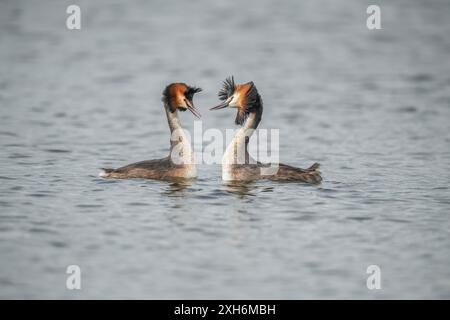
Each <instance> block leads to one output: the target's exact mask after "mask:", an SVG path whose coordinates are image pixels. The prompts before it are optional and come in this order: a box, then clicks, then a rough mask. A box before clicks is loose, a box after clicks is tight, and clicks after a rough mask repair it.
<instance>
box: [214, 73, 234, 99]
mask: <svg viewBox="0 0 450 320" xmlns="http://www.w3.org/2000/svg"><path fill="white" fill-rule="evenodd" d="M234 89H235V84H234V77H233V76H231V77H228V78H226V79H225V81H224V82H223V85H222V89H220V91H219V93H218V94H217V95H218V96H219V99H220V100H226V99H228V97H230V96H232V95H233V93H234Z"/></svg>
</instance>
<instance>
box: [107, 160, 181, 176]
mask: <svg viewBox="0 0 450 320" xmlns="http://www.w3.org/2000/svg"><path fill="white" fill-rule="evenodd" d="M185 169H186V168H185V166H183V165H176V164H174V163H173V162H172V161H171V160H170V158H169V157H166V158H162V159H156V160H146V161H140V162H136V163H132V164H129V165H126V166H124V167H121V168H118V169H103V170H104V171H105V174H104V175H103V177H104V178H113V179H129V178H145V179H158V180H164V179H169V178H176V177H182V176H183V172H184V170H185Z"/></svg>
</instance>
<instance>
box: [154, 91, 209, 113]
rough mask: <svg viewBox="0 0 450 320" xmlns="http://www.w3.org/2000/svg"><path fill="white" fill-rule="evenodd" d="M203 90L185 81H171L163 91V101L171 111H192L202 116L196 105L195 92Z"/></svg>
mask: <svg viewBox="0 0 450 320" xmlns="http://www.w3.org/2000/svg"><path fill="white" fill-rule="evenodd" d="M200 91H202V89H201V88H196V87H191V86H188V85H187V84H185V83H171V84H169V85H168V86H167V87H166V88H165V89H164V91H163V97H162V101H163V102H164V105H165V106H166V107H167V108H169V110H170V112H175V111H176V110H177V109H178V110H180V111H186V110H189V111H191V112H192V113H193V114H194V116H196V117H197V118H200V113H199V112H198V111H197V109H196V108H195V106H194V102H193V99H194V94H196V93H198V92H200Z"/></svg>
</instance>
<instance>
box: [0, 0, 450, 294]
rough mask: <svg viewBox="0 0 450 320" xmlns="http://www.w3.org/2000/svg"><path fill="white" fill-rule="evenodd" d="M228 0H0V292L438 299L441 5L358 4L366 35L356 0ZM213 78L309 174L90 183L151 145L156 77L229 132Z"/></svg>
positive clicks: (449, 137) (445, 47)
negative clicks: (306, 179)
mask: <svg viewBox="0 0 450 320" xmlns="http://www.w3.org/2000/svg"><path fill="white" fill-rule="evenodd" d="M74 2H76V3H77V4H78V5H80V7H81V10H82V29H81V30H79V31H69V30H67V29H66V27H65V19H66V17H67V14H66V13H65V11H66V7H67V6H68V5H69V4H72V3H74ZM242 3H243V2H241V1H239V2H235V3H232V2H231V1H222V2H217V3H215V4H212V2H211V1H206V0H204V1H189V2H188V1H178V2H170V3H169V2H168V1H118V0H117V1H106V0H104V1H98V0H97V1H87V0H84V1H73V2H72V1H56V0H55V1H25V0H22V1H12V0H11V1H0V47H1V50H0V61H1V63H0V148H1V149H0V297H1V298H65V299H76V298H148V299H154V298H275V299H277V298H288V299H299V298H324V299H334V298H362V299H372V298H450V268H449V265H450V257H449V253H450V239H449V230H450V217H449V214H450V197H449V180H450V147H449V146H450V122H449V120H450V63H449V53H450V37H449V34H450V22H449V18H448V14H449V10H450V2H449V1H445V0H442V1H419V0H416V1H407V0H403V1H385V0H383V1H377V3H378V4H379V5H380V6H381V10H382V14H381V18H382V30H375V31H370V30H368V29H367V28H366V17H367V14H366V8H367V6H368V5H369V4H372V3H373V1H370V2H369V1H358V0H353V1H332V0H329V1H317V0H314V1H313V0H310V1H294V0H293V1H283V2H281V3H278V2H277V3H275V1H273V2H270V1H260V0H258V1H256V0H254V1H246V2H245V4H242ZM231 74H233V75H234V76H235V79H236V80H237V81H238V82H245V81H250V80H253V81H254V82H255V84H256V85H257V87H258V89H259V91H260V93H261V95H262V97H263V99H264V102H265V108H264V115H263V120H262V122H261V128H267V129H270V128H278V129H280V149H281V154H280V157H281V161H282V162H285V163H288V164H291V165H296V166H303V167H305V166H309V165H311V164H312V163H313V162H314V161H318V162H320V163H321V164H322V172H323V176H324V181H323V183H322V184H321V185H319V186H308V185H305V184H300V183H273V182H257V183H253V184H248V185H236V186H227V185H224V184H223V183H222V181H221V177H220V166H218V165H202V166H200V167H199V169H198V171H199V177H198V179H197V181H195V182H194V183H192V184H190V185H188V184H186V185H180V184H174V183H168V182H158V181H144V180H134V181H112V180H110V181H107V180H102V179H100V178H98V177H97V174H98V172H99V169H98V168H100V167H105V166H106V167H117V166H121V165H124V164H127V163H131V162H134V161H139V160H145V159H152V158H158V157H163V156H165V155H167V153H168V143H169V134H168V129H167V124H166V121H165V115H164V114H163V112H162V110H163V109H162V106H161V102H160V97H161V92H162V89H163V88H164V86H165V85H166V84H168V83H170V82H174V81H184V82H187V83H189V84H192V85H197V86H201V87H203V89H204V92H203V93H201V94H199V95H197V96H196V98H195V102H196V105H197V107H198V109H199V110H200V112H201V113H202V114H203V118H202V119H203V129H204V130H206V129H208V128H218V129H220V130H222V131H224V130H225V129H226V128H234V126H233V120H234V112H227V111H225V110H223V111H221V112H219V111H217V112H209V111H208V108H209V107H211V106H213V105H215V104H216V103H217V101H218V100H217V96H216V93H217V91H218V89H219V87H220V84H221V81H222V80H223V79H224V78H225V77H227V76H229V75H231ZM181 117H182V122H183V124H184V125H185V127H186V129H188V130H192V128H193V120H194V118H193V117H192V115H191V114H189V113H183V114H182V115H181ZM71 264H76V265H79V266H80V267H81V270H82V290H80V291H76V290H75V291H70V290H67V289H66V286H65V284H66V277H67V274H66V273H65V271H66V267H67V266H68V265H71ZM372 264H376V265H378V266H380V268H381V275H382V278H381V279H382V280H381V281H382V289H381V290H368V289H367V287H366V278H367V276H368V275H367V274H366V268H367V266H369V265H372Z"/></svg>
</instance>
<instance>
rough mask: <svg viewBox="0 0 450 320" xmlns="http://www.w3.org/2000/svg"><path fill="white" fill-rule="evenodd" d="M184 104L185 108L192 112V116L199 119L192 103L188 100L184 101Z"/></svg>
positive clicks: (198, 114) (198, 113) (199, 115)
mask: <svg viewBox="0 0 450 320" xmlns="http://www.w3.org/2000/svg"><path fill="white" fill-rule="evenodd" d="M184 101H185V102H186V105H187V108H188V109H189V111H190V112H192V114H193V115H194V116H196V117H197V118H200V117H201V114H200V112H198V110H197V109H195V107H194V104H193V103H192V102H190V101H189V100H188V99H185V100H184Z"/></svg>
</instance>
